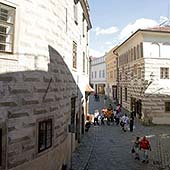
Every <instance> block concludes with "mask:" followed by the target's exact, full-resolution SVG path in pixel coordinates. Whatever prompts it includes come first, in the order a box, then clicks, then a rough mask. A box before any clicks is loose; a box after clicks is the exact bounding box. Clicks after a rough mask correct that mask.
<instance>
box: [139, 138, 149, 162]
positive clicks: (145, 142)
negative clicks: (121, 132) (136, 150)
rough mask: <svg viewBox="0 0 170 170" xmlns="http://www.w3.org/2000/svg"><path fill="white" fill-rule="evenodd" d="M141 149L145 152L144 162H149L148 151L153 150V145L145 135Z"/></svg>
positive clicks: (141, 142)
mask: <svg viewBox="0 0 170 170" xmlns="http://www.w3.org/2000/svg"><path fill="white" fill-rule="evenodd" d="M140 149H141V150H142V152H143V160H142V163H148V162H149V156H148V151H151V145H150V142H149V140H148V139H147V138H146V136H144V137H143V138H142V140H141V141H140Z"/></svg>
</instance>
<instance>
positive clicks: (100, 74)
mask: <svg viewBox="0 0 170 170" xmlns="http://www.w3.org/2000/svg"><path fill="white" fill-rule="evenodd" d="M99 78H101V70H99Z"/></svg>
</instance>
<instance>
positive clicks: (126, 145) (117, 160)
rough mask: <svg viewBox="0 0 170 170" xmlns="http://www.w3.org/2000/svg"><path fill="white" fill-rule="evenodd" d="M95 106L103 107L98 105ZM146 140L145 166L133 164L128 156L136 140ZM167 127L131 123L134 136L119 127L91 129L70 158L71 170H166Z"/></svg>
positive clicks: (169, 137) (169, 169)
mask: <svg viewBox="0 0 170 170" xmlns="http://www.w3.org/2000/svg"><path fill="white" fill-rule="evenodd" d="M97 105H100V107H101V105H103V102H102V101H100V102H98V103H97V104H96V103H95V104H94V105H91V106H90V107H93V106H95V108H94V110H95V109H96V107H97ZM91 109H92V108H91ZM144 135H146V136H148V138H149V140H150V142H151V146H152V151H151V152H150V153H149V158H150V161H149V164H143V163H141V161H137V160H134V157H133V155H132V154H131V153H130V150H131V146H132V144H133V140H134V139H135V137H136V136H140V137H142V136H144ZM169 144H170V126H143V125H141V123H140V122H138V121H137V120H136V121H135V129H134V132H129V131H127V132H123V131H122V130H121V129H120V127H119V126H116V125H110V126H108V125H104V126H93V125H92V126H91V127H90V129H89V131H88V132H86V134H85V135H84V136H83V138H82V141H81V144H80V146H79V147H78V148H77V149H76V150H75V152H74V153H73V157H72V168H73V170H143V169H145V170H161V169H162V170H163V169H164V170H170V167H169V164H170V162H169V161H170V159H169V158H170V145H169Z"/></svg>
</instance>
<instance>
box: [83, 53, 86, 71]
mask: <svg viewBox="0 0 170 170" xmlns="http://www.w3.org/2000/svg"><path fill="white" fill-rule="evenodd" d="M85 62H86V61H85V52H83V73H85Z"/></svg>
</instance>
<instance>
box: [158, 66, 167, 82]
mask: <svg viewBox="0 0 170 170" xmlns="http://www.w3.org/2000/svg"><path fill="white" fill-rule="evenodd" d="M160 79H169V68H165V67H164V68H163V67H162V68H160Z"/></svg>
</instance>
